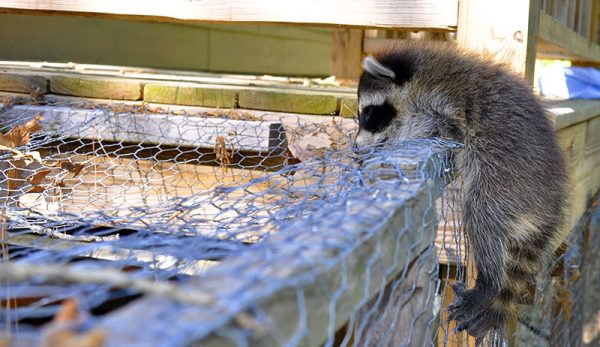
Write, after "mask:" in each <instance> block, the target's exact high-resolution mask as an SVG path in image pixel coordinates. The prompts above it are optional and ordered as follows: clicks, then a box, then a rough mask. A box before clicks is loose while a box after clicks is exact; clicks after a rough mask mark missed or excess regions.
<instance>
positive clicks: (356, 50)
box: [331, 29, 364, 82]
mask: <svg viewBox="0 0 600 347" xmlns="http://www.w3.org/2000/svg"><path fill="white" fill-rule="evenodd" d="M363 32H364V31H363V30H360V29H337V30H334V31H333V48H332V52H331V53H332V54H331V57H332V74H333V75H335V77H336V78H337V79H339V80H341V81H342V82H357V81H358V78H359V77H360V74H361V72H362V67H361V60H362V52H363V36H364V35H363Z"/></svg>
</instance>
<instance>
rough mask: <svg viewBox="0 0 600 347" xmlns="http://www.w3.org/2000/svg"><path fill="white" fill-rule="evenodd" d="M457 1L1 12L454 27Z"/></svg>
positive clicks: (85, 3)
mask: <svg viewBox="0 0 600 347" xmlns="http://www.w3.org/2000/svg"><path fill="white" fill-rule="evenodd" d="M457 3H458V1H457V0H400V1H394V0H373V1H369V2H364V1H362V0H328V1H322V0H306V1H280V0H259V1H252V0H242V1H233V0H204V1H199V0H191V1H190V0H173V1H168V2H166V1H162V0H147V1H136V0H106V1H102V0H80V1H69V0H58V1H55V0H8V1H2V2H1V3H0V12H10V13H28V14H31V13H34V14H49V13H50V12H54V13H60V14H71V15H94V16H98V15H101V16H112V17H115V16H119V17H125V18H127V17H138V18H139V17H141V18H142V19H155V20H161V21H198V22H246V23H293V24H310V25H329V26H340V25H342V26H356V27H383V28H385V27H406V28H441V29H449V28H454V27H456V18H457V8H458V5H457Z"/></svg>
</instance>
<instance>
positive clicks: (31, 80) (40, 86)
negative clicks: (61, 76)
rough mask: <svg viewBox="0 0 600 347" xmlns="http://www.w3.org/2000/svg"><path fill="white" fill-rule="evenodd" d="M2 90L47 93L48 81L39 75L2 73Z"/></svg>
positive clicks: (0, 75)
mask: <svg viewBox="0 0 600 347" xmlns="http://www.w3.org/2000/svg"><path fill="white" fill-rule="evenodd" d="M0 90H3V91H7V92H15V93H27V94H31V93H38V94H39V95H42V94H45V93H46V92H47V91H48V81H47V80H46V78H44V77H42V76H38V75H26V74H13V73H4V72H2V73H0Z"/></svg>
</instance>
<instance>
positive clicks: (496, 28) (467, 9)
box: [457, 0, 541, 82]
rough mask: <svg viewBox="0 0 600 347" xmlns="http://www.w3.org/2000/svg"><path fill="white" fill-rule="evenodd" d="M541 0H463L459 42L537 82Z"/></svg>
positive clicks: (459, 12) (458, 32) (458, 33)
mask: <svg viewBox="0 0 600 347" xmlns="http://www.w3.org/2000/svg"><path fill="white" fill-rule="evenodd" d="M540 1H541V0H507V1H497V0H461V1H460V5H459V6H460V7H459V11H458V30H457V40H458V42H459V43H460V44H461V45H462V46H464V47H466V48H468V49H470V50H472V51H475V52H479V53H480V54H481V55H482V56H485V57H489V58H492V59H494V60H496V61H498V62H502V63H507V64H509V65H510V66H511V67H512V68H513V69H514V71H516V72H517V73H519V74H521V75H522V76H523V77H524V78H525V79H526V80H528V81H530V82H531V81H533V70H534V67H535V54H536V38H537V30H538V21H539V12H540Z"/></svg>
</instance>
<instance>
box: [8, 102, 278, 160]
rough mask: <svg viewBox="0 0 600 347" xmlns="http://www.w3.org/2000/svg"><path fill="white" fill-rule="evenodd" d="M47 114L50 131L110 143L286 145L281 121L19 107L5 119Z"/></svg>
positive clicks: (244, 147)
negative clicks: (219, 140) (220, 142)
mask: <svg viewBox="0 0 600 347" xmlns="http://www.w3.org/2000/svg"><path fill="white" fill-rule="evenodd" d="M35 114H42V115H43V117H44V118H43V119H42V121H41V122H40V124H41V126H42V128H43V129H45V130H46V131H58V132H59V133H60V134H61V135H62V136H66V137H72V138H82V139H94V140H105V141H115V142H119V141H125V142H132V143H145V144H164V145H172V146H179V145H183V146H191V147H200V148H212V149H214V148H215V146H216V145H217V141H218V138H219V137H222V138H223V139H224V140H225V145H226V147H227V148H235V149H236V150H248V151H270V150H273V149H276V148H280V147H281V146H282V141H284V139H283V136H282V135H281V131H282V130H283V129H282V127H281V123H278V122H268V121H244V120H235V119H222V118H203V117H192V116H179V115H168V114H133V113H124V114H115V113H112V112H107V111H105V110H89V109H73V108H69V107H48V106H15V107H13V108H12V109H11V110H9V111H7V112H5V113H4V114H3V115H2V116H3V117H11V116H12V117H24V116H26V115H32V116H33V115H35Z"/></svg>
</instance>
